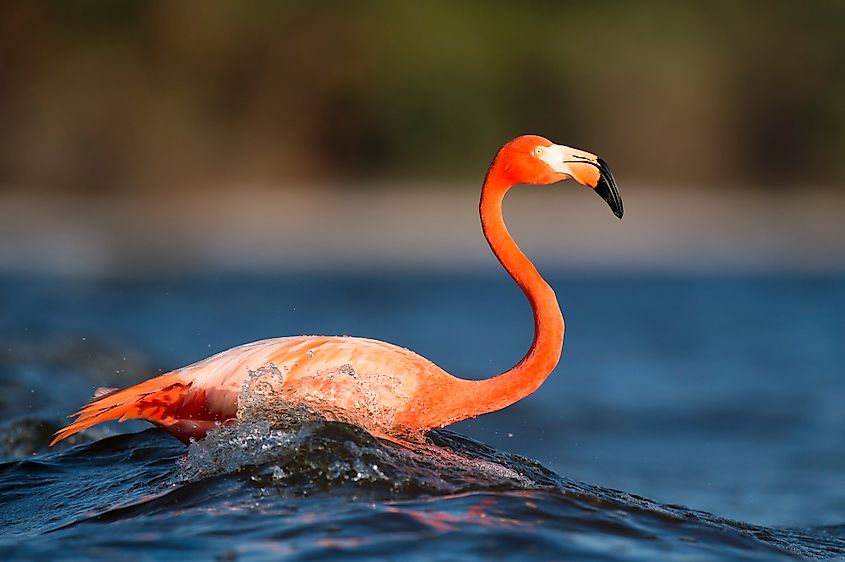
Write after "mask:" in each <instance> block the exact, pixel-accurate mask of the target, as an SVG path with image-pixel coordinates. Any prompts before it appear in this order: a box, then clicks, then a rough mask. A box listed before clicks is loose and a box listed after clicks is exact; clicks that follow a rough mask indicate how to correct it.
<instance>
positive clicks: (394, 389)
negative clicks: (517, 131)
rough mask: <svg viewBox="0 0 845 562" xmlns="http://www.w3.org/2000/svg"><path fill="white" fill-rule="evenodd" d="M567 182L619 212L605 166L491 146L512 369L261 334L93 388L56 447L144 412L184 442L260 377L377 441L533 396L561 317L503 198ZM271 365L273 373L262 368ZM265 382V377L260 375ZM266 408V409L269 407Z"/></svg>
mask: <svg viewBox="0 0 845 562" xmlns="http://www.w3.org/2000/svg"><path fill="white" fill-rule="evenodd" d="M568 178H573V179H575V180H576V181H577V182H578V183H581V184H582V185H586V186H588V187H591V188H593V189H594V190H595V191H596V192H597V193H598V194H599V195H600V196H601V197H602V198H604V199H605V200H606V201H607V202H608V204H609V205H610V207H611V209H612V210H613V212H614V213H615V214H616V215H617V216H618V217H620V218H621V216H622V201H621V199H620V198H619V193H618V191H617V189H616V184H615V182H614V180H613V176H612V174H611V173H610V170H609V169H608V168H607V165H606V164H605V163H604V162H603V161H602V160H600V159H598V158H597V157H596V156H595V155H592V154H590V153H587V152H583V151H580V150H576V149H572V148H568V147H565V146H561V145H555V144H552V143H551V142H550V141H549V140H547V139H544V138H542V137H537V136H533V135H526V136H522V137H518V138H516V139H514V140H513V141H511V142H509V143H507V144H506V145H505V146H504V147H502V149H501V150H500V151H499V152H498V153H497V155H496V157H495V159H494V160H493V163H492V164H491V165H490V169H489V170H488V172H487V177H486V179H485V181H484V186H483V188H482V193H481V204H480V209H479V210H480V215H481V224H482V228H483V230H484V235H485V237H486V238H487V241H488V243H489V244H490V247H491V249H492V250H493V252H494V253H495V255H496V257H497V258H498V259H499V261H500V262H501V263H502V265H503V267H504V268H505V269H506V270H507V271H508V273H509V274H510V275H511V277H512V278H513V279H514V281H515V282H516V283H517V285H519V287H520V288H521V289H522V290H523V292H524V293H525V295H526V297H527V299H528V302H529V304H530V305H531V308H532V311H533V313H534V341H533V343H532V345H531V348H530V349H529V350H528V353H526V355H525V357H523V359H522V361H520V362H519V363H518V364H517V365H516V366H514V367H513V368H512V369H510V370H508V371H506V372H504V373H502V374H500V375H497V376H495V377H491V378H489V379H485V380H480V381H470V380H465V379H460V378H456V377H453V376H452V375H450V374H448V373H446V372H445V371H444V370H443V369H441V368H440V367H438V366H437V365H435V364H434V363H432V362H431V361H429V360H428V359H425V358H424V357H421V356H419V355H417V354H416V353H414V352H412V351H410V350H408V349H405V348H402V347H398V346H396V345H393V344H389V343H385V342H382V341H377V340H371V339H364V338H352V337H332V336H298V337H286V338H277V339H268V340H262V341H258V342H254V343H249V344H245V345H241V346H238V347H235V348H232V349H230V350H228V351H224V352H222V353H218V354H217V355H214V356H212V357H209V358H207V359H204V360H202V361H199V362H197V363H194V364H192V365H189V366H187V367H183V368H181V369H177V370H175V371H172V372H170V373H167V374H164V375H161V376H159V377H155V378H153V379H150V380H147V381H144V382H142V383H140V384H137V385H135V386H132V387H130V388H126V389H123V390H115V391H113V392H107V393H106V392H100V391H98V392H97V394H96V397H95V399H94V400H93V401H91V402H90V403H88V404H87V405H85V406H84V407H83V408H82V409H81V410H79V411H78V412H76V414H74V415H75V416H76V419H75V420H74V421H73V423H71V424H70V425H68V426H67V427H65V428H63V429H61V430H59V431H58V432H56V435H55V439H54V440H53V442H52V443H51V445H52V444H53V443H56V442H57V441H60V440H62V439H64V438H66V437H68V436H70V435H72V434H74V433H76V432H78V431H81V430H83V429H85V428H87V427H91V426H93V425H96V424H98V423H102V422H105V421H108V420H115V419H116V420H118V421H124V420H127V419H144V420H147V421H150V422H152V423H154V424H156V425H158V426H161V427H163V428H164V429H166V430H167V431H169V432H170V433H172V434H173V435H174V436H176V437H178V438H179V439H181V440H183V441H185V442H187V441H189V440H190V439H192V438H194V439H201V438H203V437H205V435H206V433H207V432H208V431H209V430H210V429H212V428H214V427H216V426H217V425H219V424H220V423H223V422H226V421H228V420H231V419H234V418H236V416H237V415H238V412H239V407H241V406H243V404H242V402H245V399H246V398H247V397H248V395H249V394H250V392H251V391H252V390H254V389H252V387H251V385H253V384H256V385H257V386H260V387H261V389H262V394H263V395H264V398H265V399H270V400H272V401H275V402H277V403H278V404H279V405H280V406H282V407H285V406H289V407H291V408H295V407H304V408H306V409H307V410H309V411H311V412H315V413H316V414H318V415H320V416H322V417H324V418H326V419H328V420H331V421H341V422H346V423H351V424H354V425H358V426H360V427H363V428H364V429H366V430H368V431H369V432H370V433H372V434H374V435H376V436H380V437H387V438H391V437H407V436H408V435H410V434H419V433H421V432H424V431H426V430H429V429H432V428H437V427H443V426H446V425H449V424H451V423H454V422H456V421H460V420H462V419H466V418H470V417H475V416H478V415H480V414H483V413H487V412H492V411H495V410H499V409H501V408H504V407H506V406H508V405H510V404H513V403H514V402H516V401H518V400H521V399H522V398H524V397H526V396H528V395H529V394H531V393H533V392H534V391H535V390H536V389H537V388H539V386H540V385H541V384H542V383H543V381H545V379H546V378H547V377H548V376H549V374H550V373H551V372H552V370H553V369H554V368H555V366H556V365H557V363H558V360H559V359H560V355H561V349H562V346H563V333H564V323H563V316H562V315H561V312H560V307H559V306H558V303H557V298H556V297H555V294H554V291H553V290H552V288H551V287H550V286H549V285H548V284H547V283H546V282H545V281H544V280H543V278H542V277H541V276H540V274H539V273H538V272H537V270H536V268H535V267H534V266H533V264H532V263H531V262H530V261H529V260H528V258H527V257H526V256H525V255H524V254H523V253H522V252H521V250H520V249H519V247H518V246H517V245H516V243H515V242H514V241H513V239H512V238H511V236H510V234H509V233H508V231H507V228H506V227H505V224H504V221H503V218H502V200H503V198H504V196H505V193H507V191H508V190H509V189H510V188H511V186H513V185H514V184H550V183H555V182H558V181H561V180H564V179H568ZM269 366H272V367H274V370H273V371H271V373H270V375H271V376H268V375H267V373H266V368H268V367H269ZM256 379H260V380H256ZM270 406H271V407H272V404H271V405H270Z"/></svg>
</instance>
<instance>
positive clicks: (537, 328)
mask: <svg viewBox="0 0 845 562" xmlns="http://www.w3.org/2000/svg"><path fill="white" fill-rule="evenodd" d="M510 188H511V184H510V183H509V182H508V181H507V180H506V179H505V178H504V177H502V174H500V173H499V171H498V169H497V167H496V166H495V164H494V166H493V167H492V168H491V169H490V171H489V172H488V174H487V178H486V180H485V181H484V187H483V189H482V191H481V204H480V209H479V210H480V213H481V226H482V228H483V229H484V236H485V238H487V242H488V243H489V244H490V248H491V249H492V250H493V253H494V254H496V257H497V258H498V259H499V262H501V264H502V266H503V267H504V268H505V270H507V272H508V274H510V276H511V277H512V278H513V280H514V281H515V282H516V284H517V285H519V288H520V289H522V292H523V293H525V296H526V297H527V298H528V302H529V304H530V305H531V310H532V311H533V313H534V341H533V342H532V344H531V348H530V349H529V350H528V353H526V354H525V357H523V358H522V361H520V362H519V363H518V364H517V365H516V366H515V367H513V368H512V369H510V370H509V371H506V372H504V373H502V374H500V375H497V376H495V377H493V378H490V379H486V380H481V381H471V383H472V384H473V386H474V387H475V388H474V392H472V394H473V395H474V396H473V397H472V398H470V397H467V399H468V401H467V404H466V406H467V408H468V410H469V411H467V412H466V413H467V414H468V415H467V417H474V416H477V415H480V414H484V413H487V412H493V411H496V410H500V409H502V408H504V407H506V406H510V405H511V404H513V403H515V402H517V401H519V400H521V399H523V398H525V397H526V396H528V395H529V394H531V393H532V392H534V391H535V390H537V388H539V387H540V385H541V384H543V381H545V380H546V378H547V377H548V376H549V374H551V372H552V370H553V369H554V368H555V366H557V363H558V360H559V359H560V355H561V351H562V349H563V332H564V324H563V315H562V314H561V311H560V306H559V305H558V302H557V298H556V297H555V293H554V291H553V290H552V288H551V287H550V286H549V285H548V283H546V282H545V281H544V280H543V278H542V277H541V276H540V274H539V273H538V272H537V268H535V267H534V264H532V263H531V261H529V259H528V258H527V257H525V254H523V253H522V251H521V250H520V249H519V246H517V245H516V242H514V240H513V238H512V237H511V235H510V233H509V232H508V229H507V227H506V226H505V222H504V219H503V218H502V200H503V199H504V196H505V194H506V193H507V191H508V190H509V189H510ZM467 382H470V381H467Z"/></svg>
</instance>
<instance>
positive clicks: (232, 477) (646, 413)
mask: <svg viewBox="0 0 845 562" xmlns="http://www.w3.org/2000/svg"><path fill="white" fill-rule="evenodd" d="M550 281H551V284H552V285H553V286H554V287H555V289H556V291H557V293H558V296H559V298H560V300H561V303H562V305H563V308H564V314H565V316H566V320H567V334H566V343H565V346H564V356H563V359H562V361H561V364H560V366H559V367H558V369H557V370H556V371H555V372H554V373H553V374H552V376H551V377H550V379H549V380H548V381H547V382H546V384H545V385H544V386H543V387H542V388H541V389H540V390H539V391H538V392H537V393H536V394H535V395H534V396H531V397H529V398H528V399H526V400H524V401H523V402H521V403H520V404H517V405H516V406H513V407H511V408H509V409H507V410H505V411H502V412H498V413H494V414H490V415H487V416H482V417H481V418H478V419H476V420H472V421H468V422H463V423H460V424H457V425H455V426H453V427H451V428H450V430H449V431H442V432H437V433H435V434H433V435H432V436H431V443H430V444H429V445H428V448H427V449H426V450H425V451H412V450H405V449H402V448H400V447H397V446H396V445H393V444H387V443H381V442H378V441H377V440H374V439H373V438H372V437H370V436H369V435H367V434H365V433H363V432H361V431H359V430H357V429H355V428H351V427H348V426H343V425H339V424H326V423H321V422H309V423H306V424H303V425H301V426H299V427H275V426H269V425H268V424H266V423H262V420H261V419H255V420H246V421H245V422H244V423H243V424H241V425H239V426H235V427H234V428H227V429H226V430H223V431H221V432H220V433H219V434H217V435H214V436H213V437H212V438H210V439H209V440H207V441H205V442H201V443H197V444H194V445H192V446H191V447H190V448H187V449H186V448H185V447H184V446H183V445H181V444H180V443H179V442H178V441H175V440H173V439H171V438H170V437H168V436H167V435H166V434H164V433H162V432H160V431H159V430H157V429H147V427H148V426H146V425H144V424H141V423H137V422H134V423H133V422H130V423H126V424H123V425H117V424H113V425H110V426H106V427H103V428H97V429H95V430H93V431H91V432H89V433H88V434H85V435H82V436H80V437H79V438H77V439H75V440H73V441H71V442H70V443H66V444H62V445H60V446H58V447H56V448H54V449H51V450H48V449H47V448H46V443H47V442H48V440H49V439H48V436H49V434H50V433H51V431H52V430H54V429H55V428H56V427H58V426H59V424H60V423H62V418H63V417H64V415H66V414H67V413H70V412H71V411H73V410H74V409H75V408H76V407H78V406H79V405H80V404H81V403H83V402H84V401H85V400H86V399H87V398H88V397H89V396H90V394H91V391H92V389H93V387H95V386H101V385H108V386H119V385H127V384H131V383H133V382H136V381H138V380H140V379H143V378H147V377H149V376H151V375H154V374H157V373H159V372H163V371H166V370H169V369H171V368H174V367H178V366H181V365H184V364H187V363H190V362H192V361H195V360H197V359H199V358H202V357H205V356H207V355H210V354H212V353H215V352H217V351H220V350H223V349H226V348H229V347H232V346H234V345H237V344H240V343H243V342H246V341H250V340H256V339H262V338H266V337H273V336H279V335H291V334H310V333H323V334H351V335H358V336H367V337H374V338H379V339H384V340H387V341H391V342H394V343H398V344H401V345H404V346H407V347H410V348H412V349H414V350H415V351H417V352H419V353H421V354H422V355H425V356H427V357H429V358H431V359H432V360H434V361H435V362H437V363H438V364H440V365H441V366H442V367H444V368H445V369H447V370H449V371H450V372H452V373H454V374H457V375H460V376H465V377H472V378H481V377H485V376H488V375H490V374H494V373H496V372H499V371H501V370H504V369H507V368H509V367H510V366H511V365H512V364H513V363H514V362H515V361H517V360H518V359H519V358H520V357H521V356H522V354H523V353H524V351H525V349H526V348H527V346H528V345H529V343H530V340H531V332H530V330H531V318H530V315H529V311H528V308H527V306H526V304H525V302H524V301H523V299H522V297H521V295H520V293H519V292H518V290H517V289H516V288H515V287H513V286H512V284H511V283H510V281H509V280H508V279H507V278H505V277H504V276H503V275H502V274H501V273H499V272H495V271H491V272H489V273H484V274H481V273H479V274H474V275H469V274H464V275H461V276H458V277H455V276H454V275H439V274H428V275H423V276H420V275H412V274H401V275H400V274H383V273H372V274H334V273H333V274H312V275H287V276H282V275H279V276H243V275H237V276H236V275H217V276H207V275H203V276H199V275H198V276H197V277H196V278H193V279H188V278H180V279H166V278H148V279H143V280H111V281H81V280H76V281H73V280H68V279H47V278H22V277H15V278H13V277H7V278H5V279H0V382H2V384H3V388H4V392H3V393H2V394H0V463H2V464H0V559H3V560H13V559H20V560H33V559H44V560H57V559H75V558H90V557H99V558H105V559H109V560H148V559H149V560H169V559H174V560H175V559H179V560H184V559H201V560H209V559H215V558H216V559H218V560H264V559H268V560H271V559H272V560H279V559H284V560H319V559H329V560H331V559H338V558H341V557H344V558H349V559H355V560H370V559H373V560H377V559H391V558H396V559H402V560H458V559H460V560H495V559H513V560H522V559H540V560H637V561H640V560H642V561H646V560H647V561H653V560H725V561H727V560H731V561H734V560H779V559H791V558H793V557H796V556H799V557H800V556H805V557H811V558H813V557H819V558H827V559H838V558H843V559H845V446H843V443H845V408H843V404H845V369H843V365H845V346H843V342H845V278H842V277H829V276H828V277H825V276H817V277H796V276H758V277H730V276H715V277H714V276H711V277H692V276H687V277H684V276H676V277H654V276H632V275H630V274H611V273H607V274H603V275H597V276H590V275H584V274H578V273H566V272H561V273H559V274H557V275H552V276H550ZM482 443H485V444H486V445H485V444H482ZM529 459H530V460H529ZM645 498H648V499H645Z"/></svg>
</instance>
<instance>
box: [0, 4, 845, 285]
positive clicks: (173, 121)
mask: <svg viewBox="0 0 845 562" xmlns="http://www.w3.org/2000/svg"><path fill="white" fill-rule="evenodd" d="M843 20H845V6H843V4H842V3H841V2H837V1H819V2H812V3H806V2H791V1H785V2H784V1H781V2H766V1H759V2H755V1H749V2H742V3H734V2H706V3H703V2H702V3H690V4H688V5H683V6H680V5H678V4H677V3H674V2H668V1H667V2H659V1H655V2H593V3H589V5H585V4H583V3H572V2H546V3H539V4H536V5H534V6H532V7H530V8H529V7H523V6H517V5H514V4H512V3H507V2H495V3H491V4H488V3H473V2H465V3H460V4H459V5H453V4H452V3H448V2H433V3H426V4H425V5H419V6H417V5H414V6H412V5H408V4H405V3H395V2H372V3H367V4H351V3H347V2H329V3H327V4H323V5H321V8H320V9H315V8H314V7H313V6H312V5H311V4H309V3H305V2H302V3H297V2H285V3H275V2H237V3H232V2H179V3H177V4H175V5H174V4H173V3H170V2H155V1H140V0H139V1H135V0H121V1H118V2H108V3H103V2H96V1H79V2H70V3H69V2H4V4H3V6H2V7H0V77H2V80H0V123H1V124H2V127H1V128H0V196H2V198H3V205H2V211H0V213H2V215H0V219H2V220H1V221H0V223H1V224H0V234H2V241H0V267H2V268H3V269H24V270H29V269H39V270H46V271H62V272H67V271H72V272H76V273H79V272H82V273H85V272H92V271H93V272H95V273H120V272H126V271H129V272H130V273H134V271H135V270H137V269H138V267H137V265H138V264H143V265H144V268H145V269H146V268H147V267H149V266H158V265H161V266H167V267H168V268H172V267H175V266H177V265H178V264H179V263H185V261H186V260H187V261H189V262H190V263H191V264H195V263H198V262H199V263H202V264H211V265H223V266H228V265H235V266H238V267H239V266H242V265H244V263H243V262H244V261H248V262H250V263H249V264H250V265H255V266H258V267H267V266H270V267H277V266H282V267H285V268H286V267H289V266H291V265H294V264H295V265H302V264H306V265H310V266H315V265H322V264H325V263H327V261H330V259H332V258H333V259H345V261H347V262H349V263H350V264H351V265H354V264H356V263H360V264H369V263H371V262H377V261H381V262H384V261H387V262H389V263H395V262H396V261H397V260H398V261H400V262H402V263H403V264H406V265H415V264H417V263H419V262H420V261H424V262H425V264H426V265H432V264H433V263H440V262H445V261H447V260H451V261H450V262H449V263H450V265H454V264H455V263H458V264H460V263H465V258H466V257H467V256H470V257H469V259H470V261H471V262H473V263H479V262H482V260H483V259H484V258H485V257H486V252H485V250H484V248H483V247H481V246H480V245H479V244H478V237H477V228H476V227H477V224H475V218H474V217H473V206H474V202H472V201H471V200H473V199H475V198H476V196H477V191H478V187H479V184H480V182H481V179H482V178H483V174H484V171H485V170H486V166H487V164H488V163H489V161H490V159H491V158H492V156H493V154H494V153H495V151H496V150H497V149H498V147H499V146H501V144H502V143H503V142H504V141H506V140H508V139H510V138H512V137H514V136H516V135H518V134H523V133H538V134H543V135H545V136H548V137H549V138H551V139H552V140H554V141H556V142H559V143H562V144H570V145H572V146H576V147H582V148H585V149H587V150H590V151H592V152H596V153H598V154H600V155H601V156H602V157H603V158H604V159H605V160H606V161H608V162H609V163H610V164H611V166H612V167H613V169H614V171H615V174H616V175H617V177H618V180H619V183H620V185H621V189H622V192H623V195H624V197H625V201H626V207H627V208H628V216H627V217H626V225H625V228H624V230H625V234H624V235H622V239H621V240H619V239H616V238H615V233H616V232H621V230H622V228H621V227H620V226H619V225H615V224H610V225H608V224H607V222H608V221H607V220H606V218H605V216H604V215H601V217H600V218H599V215H598V213H599V211H601V212H602V213H604V209H599V207H600V204H599V202H597V201H592V200H590V201H585V199H586V196H584V195H581V196H580V197H579V196H578V195H572V194H571V193H565V194H564V192H571V191H573V190H570V189H565V188H554V189H553V190H547V192H545V193H543V194H542V195H539V196H538V198H535V199H534V200H526V202H525V203H524V205H525V206H526V207H525V209H524V210H523V212H516V211H515V212H513V213H512V215H513V219H512V220H513V221H515V224H517V222H518V221H519V220H520V218H521V217H525V216H526V214H527V215H530V214H531V213H537V214H538V215H539V216H537V217H536V219H534V220H529V221H528V223H529V224H528V225H527V226H526V227H525V229H526V230H525V231H524V233H520V234H521V237H520V239H521V240H524V241H525V245H526V247H528V248H530V249H531V250H532V251H533V252H534V255H538V256H540V255H549V257H550V259H553V260H555V261H557V262H562V263H570V264H579V265H580V264H587V265H595V264H597V263H598V264H609V265H619V264H620V263H624V264H625V265H627V266H639V265H644V266H646V267H653V266H655V265H661V266H663V267H679V266H680V267H690V266H695V267H704V268H712V267H718V266H722V265H725V264H727V265H731V266H744V267H749V266H754V267H756V266H763V267H768V266H771V265H775V266H778V267H790V268H792V267H795V268H802V269H803V268H807V267H812V268H819V267H821V268H824V269H827V268H830V267H834V268H839V269H841V264H842V257H843V255H842V254H843V249H842V248H843V245H842V244H839V243H838V241H839V240H842V239H843V238H842V234H843V229H845V227H843V226H841V225H842V224H843V223H845V221H841V220H840V218H839V216H838V215H839V213H838V211H839V210H841V209H842V208H843V190H842V183H843V181H845V158H843V156H842V155H843V154H845V104H843V103H842V100H843V99H845V72H843V71H842V69H843V68H845V40H843V37H842V33H841V28H842V22H843ZM568 187H570V186H566V188H568ZM550 192H551V193H550ZM556 196H560V197H561V202H560V204H556V203H551V202H550V201H547V200H546V199H548V198H555V197H556ZM544 197H545V199H543V198H544ZM514 199H515V198H514ZM539 200H542V201H543V202H542V203H541V204H536V203H537V201H539ZM59 201H60V202H59ZM515 204H519V203H515ZM550 205H552V208H551V209H550V207H549V206H550ZM581 205H583V211H582V209H581ZM569 207H576V209H577V210H576V211H568V210H567V209H568V208H569ZM546 213H547V214H548V215H549V216H547V215H546ZM35 217H37V218H35ZM600 219H601V220H603V222H601V223H599V222H598V221H599V220H600ZM33 221H37V222H38V223H39V224H38V227H37V228H33V224H32V223H33ZM315 221H317V222H318V223H319V225H318V226H317V225H315V224H314V222H315ZM550 221H551V222H550ZM579 221H585V222H587V223H589V224H581V222H579ZM593 222H596V225H595V226H593V224H592V223H593ZM552 223H554V224H556V225H558V226H557V227H556V230H552V229H549V228H548V227H549V226H550V225H551V224H552ZM561 223H562V224H561ZM570 223H576V224H575V225H572V224H570ZM209 224H215V225H221V226H222V225H223V224H225V225H228V227H227V228H220V227H215V228H213V231H214V232H213V233H209V232H208V231H207V226H208V225H209ZM434 224H436V225H437V228H436V229H434V228H431V226H432V225H434ZM598 224H601V226H598ZM403 225H404V227H405V228H404V229H403V228H402V226H403ZM48 226H49V230H48V231H46V232H45V230H44V229H45V228H48ZM588 227H589V228H588ZM315 230H319V232H315ZM350 230H352V231H354V235H352V236H350V235H349V234H350ZM385 230H389V231H390V234H391V236H390V237H389V239H388V240H385V237H384V236H383V233H384V231H385ZM403 230H405V231H407V232H400V231H403ZM434 230H436V231H438V232H442V233H443V234H442V237H439V235H438V233H437V232H432V231H434ZM587 230H589V231H594V230H601V231H603V232H602V234H601V235H600V236H595V235H593V234H590V235H586V234H585V232H586V231H587ZM338 232H339V233H340V234H338V235H337V236H335V235H334V233H338ZM50 233H61V235H60V236H51V234H50ZM611 233H613V234H611ZM209 234H210V236H211V237H210V238H208V236H209ZM197 236H198V237H199V240H197V239H196V238H197ZM576 236H577V237H578V238H579V240H578V241H577V244H576V245H574V246H571V245H570V244H568V242H567V240H568V239H569V238H574V237H576ZM270 237H275V240H273V241H272V242H271V241H269V240H264V238H270ZM546 238H553V239H552V240H547V239H546ZM544 239H546V240H544ZM561 239H563V242H561ZM336 244H342V245H343V246H344V249H343V250H342V251H341V250H340V249H332V248H330V246H332V245H336ZM561 244H562V245H561ZM183 250H184V251H183ZM323 252H327V253H328V254H327V255H326V256H325V257H324V256H323Z"/></svg>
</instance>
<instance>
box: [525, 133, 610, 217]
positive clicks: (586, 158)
mask: <svg viewBox="0 0 845 562" xmlns="http://www.w3.org/2000/svg"><path fill="white" fill-rule="evenodd" d="M540 158H541V159H542V160H544V161H545V162H546V163H547V164H548V165H549V166H551V168H552V169H553V170H555V171H556V172H558V173H560V174H563V175H564V176H566V177H567V178H572V179H574V180H575V181H577V182H578V183H580V184H581V185H584V186H587V187H590V188H592V189H593V191H595V192H596V193H597V194H598V195H599V197H601V198H602V199H604V200H605V201H606V202H607V204H608V206H610V210H611V211H613V214H614V215H616V217H617V218H620V219H621V218H622V215H623V214H624V212H625V211H624V208H623V207H622V197H621V196H620V195H619V188H618V187H616V180H615V179H613V174H612V173H611V171H610V168H609V167H608V165H607V163H606V162H605V161H604V160H602V159H601V158H599V157H598V156H596V155H595V154H590V153H589V152H584V151H583V150H578V149H575V148H569V147H567V146H560V145H552V146H550V147H548V148H547V149H546V151H545V152H544V153H543V155H542V156H540Z"/></svg>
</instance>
